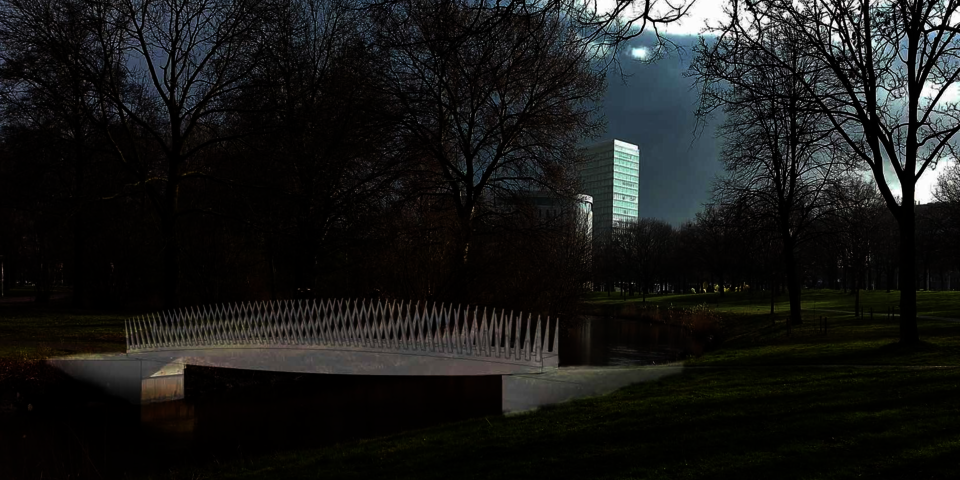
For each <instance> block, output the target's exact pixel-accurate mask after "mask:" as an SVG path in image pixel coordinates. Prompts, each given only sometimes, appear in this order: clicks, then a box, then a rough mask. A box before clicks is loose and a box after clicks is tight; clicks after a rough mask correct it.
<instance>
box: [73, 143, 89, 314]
mask: <svg viewBox="0 0 960 480" xmlns="http://www.w3.org/2000/svg"><path fill="white" fill-rule="evenodd" d="M75 155H76V156H77V158H76V159H75V160H76V168H77V171H76V176H75V177H74V196H75V198H74V201H75V202H77V204H78V208H77V211H76V212H75V213H74V217H73V306H74V307H80V306H83V303H84V302H85V301H86V295H87V277H88V275H87V266H86V256H85V251H86V249H87V229H86V220H85V218H84V213H85V212H84V210H85V209H84V205H83V182H84V174H85V171H86V168H85V167H86V165H85V162H84V159H83V156H82V155H83V154H82V153H81V152H80V147H79V146H78V147H76V151H75Z"/></svg>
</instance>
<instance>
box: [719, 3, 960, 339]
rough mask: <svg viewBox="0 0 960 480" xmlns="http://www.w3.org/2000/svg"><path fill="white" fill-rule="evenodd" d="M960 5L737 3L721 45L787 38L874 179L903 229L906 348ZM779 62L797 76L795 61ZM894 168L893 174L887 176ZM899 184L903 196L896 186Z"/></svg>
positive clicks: (912, 334) (943, 144) (944, 147)
mask: <svg viewBox="0 0 960 480" xmlns="http://www.w3.org/2000/svg"><path fill="white" fill-rule="evenodd" d="M958 8H960V2H958V1H954V0H949V1H946V2H942V1H934V0H894V1H890V2H870V1H867V0H859V1H849V2H834V1H831V0H800V1H797V2H783V1H780V0H760V1H756V2H754V1H749V2H744V1H741V0H733V1H732V2H730V3H729V7H728V8H727V13H728V17H729V22H726V23H724V24H723V25H721V26H719V27H718V28H717V29H716V32H717V33H718V34H719V35H720V38H721V41H727V42H734V43H735V44H738V45H743V46H744V48H747V47H749V48H751V49H761V50H764V51H769V50H770V46H769V44H765V43H764V42H763V41H762V39H764V38H765V35H766V32H769V31H772V30H779V31H783V32H785V33H786V34H788V35H789V37H790V41H791V42H792V43H793V44H794V45H796V46H797V48H798V49H799V50H800V51H801V52H802V58H803V59H804V60H805V62H804V63H803V65H805V66H806V67H805V68H809V69H812V70H814V71H816V72H818V73H819V75H818V77H817V81H816V83H814V82H812V81H810V79H808V78H805V77H804V76H803V75H797V76H796V77H795V78H796V80H797V81H798V84H799V86H801V87H802V88H803V89H804V90H805V91H807V92H808V93H809V95H810V97H811V99H812V101H813V103H814V105H816V106H817V110H818V111H819V112H821V114H822V115H823V116H824V117H825V118H826V119H827V120H829V121H830V123H831V124H832V125H833V127H834V128H835V130H836V133H837V135H838V136H839V137H840V138H841V139H842V141H843V142H845V143H846V145H847V147H848V148H849V149H850V151H851V152H852V155H853V157H854V158H855V159H856V160H857V161H858V162H859V163H860V165H862V166H863V167H865V168H866V169H869V170H870V172H872V174H873V177H874V179H875V180H876V182H877V186H878V188H879V189H880V193H881V195H882V196H883V198H884V201H885V202H886V204H887V207H888V208H889V209H890V211H891V212H892V213H893V215H894V217H895V218H896V220H897V223H898V225H899V229H900V291H901V296H900V311H901V317H900V342H901V343H915V342H917V341H919V333H918V331H917V321H916V314H917V310H916V286H917V285H916V259H915V251H916V239H915V233H916V215H915V212H914V203H915V198H916V194H915V192H916V184H917V181H918V180H919V179H920V177H921V176H922V175H923V174H924V173H925V172H926V171H927V170H928V169H930V168H931V167H932V166H935V165H936V163H937V162H938V161H939V160H940V159H941V158H943V157H944V156H945V155H948V154H950V152H951V151H952V150H953V149H952V147H951V140H952V139H953V137H954V135H955V134H956V133H957V131H960V110H958V108H957V103H956V101H955V100H954V99H951V98H949V95H948V90H949V89H950V88H951V85H952V84H953V83H954V82H955V81H956V80H958V77H960V51H958V49H957V48H956V47H957V45H958V43H960V36H958V35H960V25H958V24H957V18H960V17H958V16H957V15H955V14H956V13H957V11H958ZM772 53H773V52H771V55H770V58H771V60H775V61H776V65H777V66H779V67H781V68H784V69H787V70H788V71H792V70H795V67H794V65H793V64H792V63H791V62H790V61H789V59H784V58H780V57H778V56H776V55H772ZM891 171H892V175H891ZM897 183H899V186H900V190H901V195H900V197H899V198H898V196H897V195H896V193H895V191H894V190H893V187H892V185H896V184H897Z"/></svg>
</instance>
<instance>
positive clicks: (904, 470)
mask: <svg viewBox="0 0 960 480" xmlns="http://www.w3.org/2000/svg"><path fill="white" fill-rule="evenodd" d="M731 297H732V296H731ZM732 300H736V298H735V297H732ZM741 300H743V305H742V307H743V308H742V309H740V310H734V311H735V312H739V313H729V312H727V313H725V315H726V317H725V318H724V322H723V325H724V333H723V336H724V339H723V340H724V343H723V345H722V346H721V348H719V349H716V350H715V351H713V352H711V353H708V354H707V355H704V356H703V357H701V358H698V359H693V360H691V361H689V362H688V363H687V366H686V367H685V370H684V373H682V374H680V375H676V376H673V377H668V378H665V379H662V380H660V381H657V382H651V383H646V384H639V385H634V386H631V387H628V388H625V389H622V390H620V391H618V392H616V393H614V394H611V395H608V396H604V397H598V398H591V399H585V400H580V401H575V402H570V403H566V404H562V405H558V406H555V407H551V408H546V409H542V410H540V411H537V412H533V413H530V414H523V415H518V416H512V417H500V416H493V417H487V418H480V419H475V420H470V421H464V422H459V423H454V424H448V425H443V426H439V427H434V428H428V429H424V430H419V431H412V432H407V433H403V434H398V435H393V436H388V437H384V438H377V439H370V440H363V441H355V442H348V443H343V444H340V445H336V446H330V447H323V448H317V449H311V450H302V451H290V452H282V453H278V454H274V455H268V456H262V457H256V458H247V459H243V460H235V461H229V462H223V461H221V462H214V463H211V464H208V465H205V466H199V467H183V468H182V469H177V470H172V471H164V472H156V473H154V474H152V475H147V476H146V478H149V479H154V480H161V479H163V480H175V479H176V480H179V479H200V478H209V479H216V478H228V479H260V478H263V479H294V478H296V479H300V478H325V479H326V478H351V479H352V478H444V479H447V478H503V477H510V478H650V479H661V478H662V479H685V478H710V479H714V478H731V479H732V478H736V479H749V478H797V479H808V478H809V479H814V478H823V479H831V478H837V479H839V478H855V477H856V478H903V479H919V478H927V479H930V478H933V479H938V478H957V477H958V475H960V368H957V366H960V324H958V323H948V322H939V321H927V320H924V321H921V323H920V332H921V337H922V339H923V342H921V344H919V345H915V346H909V347H904V346H899V345H897V344H896V343H895V342H896V338H897V332H898V326H897V324H896V322H895V321H889V320H887V319H886V318H884V317H881V316H876V317H875V318H874V319H873V321H871V320H870V319H869V318H866V319H860V318H855V317H853V316H852V315H843V314H830V317H829V321H828V325H827V331H826V333H824V332H823V330H822V329H821V328H820V326H819V324H818V322H817V319H818V318H819V315H815V314H813V313H812V312H805V323H804V324H803V326H802V327H799V328H793V329H792V330H791V332H790V334H789V335H788V334H787V330H786V325H785V321H784V319H785V314H780V315H778V316H777V317H776V318H774V319H771V318H770V317H769V316H768V315H766V314H761V315H758V314H751V313H750V308H756V306H755V305H752V304H750V303H749V302H747V301H746V299H741ZM690 304H691V305H695V304H696V303H693V301H690ZM11 312H20V313H19V314H15V315H10V313H11ZM123 318H126V315H97V314H89V313H83V312H73V313H71V312H69V311H56V310H50V311H44V310H37V309H35V308H31V309H23V310H10V309H5V310H0V348H3V350H0V359H3V358H10V356H11V355H12V356H16V355H21V356H27V355H29V356H34V357H35V356H38V355H43V354H63V353H74V352H77V351H95V350H98V349H99V351H121V350H122V349H123V337H122V331H123V327H122V320H123ZM2 352H5V353H2ZM10 352H13V353H10ZM18 352H19V353H18ZM836 365H841V366H836ZM932 366H948V367H947V368H934V367H932ZM402 394H403V392H398V395H402ZM0 403H2V402H0ZM238 421H242V419H238ZM289 428H290V429H296V428H298V425H290V426H289Z"/></svg>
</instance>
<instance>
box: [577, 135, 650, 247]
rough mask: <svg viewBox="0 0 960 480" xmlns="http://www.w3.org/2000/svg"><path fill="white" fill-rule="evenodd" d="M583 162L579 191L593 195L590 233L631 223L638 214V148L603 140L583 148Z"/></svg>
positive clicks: (617, 141) (619, 142) (620, 142)
mask: <svg viewBox="0 0 960 480" xmlns="http://www.w3.org/2000/svg"><path fill="white" fill-rule="evenodd" d="M584 156H585V157H586V159H587V161H586V163H585V164H584V165H583V167H582V169H581V170H580V180H581V182H582V187H583V192H584V193H586V194H587V195H590V196H591V197H593V232H594V234H595V235H596V234H598V233H601V232H603V231H609V230H610V229H611V228H612V227H613V226H614V225H616V224H619V223H626V222H635V221H637V219H638V217H639V208H638V203H637V197H638V194H639V191H640V148H639V147H637V146H636V145H633V144H631V143H627V142H622V141H620V140H616V139H614V140H605V141H603V142H600V143H596V144H593V145H590V146H587V147H585V148H584Z"/></svg>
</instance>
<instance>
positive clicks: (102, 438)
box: [0, 318, 703, 479]
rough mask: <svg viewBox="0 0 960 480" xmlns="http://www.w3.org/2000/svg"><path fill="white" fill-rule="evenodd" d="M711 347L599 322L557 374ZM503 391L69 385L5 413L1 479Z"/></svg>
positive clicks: (439, 413) (273, 382)
mask: <svg viewBox="0 0 960 480" xmlns="http://www.w3.org/2000/svg"><path fill="white" fill-rule="evenodd" d="M702 349H703V346H702V345H700V344H698V343H697V342H695V341H694V340H693V339H692V338H690V337H689V336H687V335H685V334H684V332H683V331H681V329H679V328H677V327H673V326H667V325H658V324H649V323H642V322H638V321H630V320H614V319H600V318H592V319H586V320H583V321H581V322H578V323H577V324H574V325H568V326H567V327H566V328H565V329H564V331H563V332H562V334H561V338H560V365H561V367H562V366H575V365H595V366H604V365H609V366H623V365H650V364H655V363H656V364H660V363H665V362H669V361H674V360H680V359H682V358H684V357H685V356H687V355H696V354H699V353H701V352H702ZM500 382H501V381H500V377H499V376H487V377H375V376H340V375H304V374H289V373H272V372H255V371H238V370H228V369H216V368H203V367H187V369H186V371H185V386H186V398H185V399H184V400H180V401H175V402H166V403H160V404H154V405H144V406H131V405H126V404H123V403H121V402H119V401H116V400H113V399H110V398H106V397H103V396H101V395H99V394H98V393H97V392H96V391H94V390H93V389H91V388H88V387H85V386H83V385H79V384H75V383H73V382H64V383H65V385H64V387H63V388H62V389H60V391H58V392H57V393H56V394H55V395H53V396H52V398H48V399H45V400H44V401H43V402H38V404H37V405H36V406H34V408H33V409H32V411H29V412H23V411H21V412H17V413H12V414H11V413H6V414H2V413H0V478H2V479H18V478H24V479H26V478H37V479H39V478H44V479H55V478H68V477H69V478H126V477H127V476H130V475H136V474H141V473H144V472H147V471H166V470H168V469H170V468H176V467H177V466H181V465H189V464H193V463H207V462H222V461H230V462H237V461H243V460H244V459H246V458H249V457H251V456H255V455H262V454H265V453H269V452H272V451H283V450H290V449H294V448H309V447H316V446H321V445H329V444H333V443H338V442H344V441H349V440H355V439H360V438H373V437H377V436H383V435H388V434H392V433H397V432H402V431H406V430H411V429H416V428H423V427H427V426H431V425H438V424H442V423H446V422H452V421H458V420H463V419H468V418H475V417H480V416H485V415H494V414H498V413H500V408H501V390H500V385H501V383H500Z"/></svg>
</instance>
